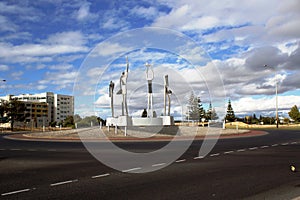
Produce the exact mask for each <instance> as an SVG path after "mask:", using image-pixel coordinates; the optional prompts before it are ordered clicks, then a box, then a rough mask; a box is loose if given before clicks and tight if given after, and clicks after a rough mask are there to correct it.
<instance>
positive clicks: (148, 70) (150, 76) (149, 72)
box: [145, 63, 154, 118]
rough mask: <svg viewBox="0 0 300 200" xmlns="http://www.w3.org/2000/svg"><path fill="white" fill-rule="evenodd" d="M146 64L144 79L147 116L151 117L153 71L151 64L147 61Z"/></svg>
mask: <svg viewBox="0 0 300 200" xmlns="http://www.w3.org/2000/svg"><path fill="white" fill-rule="evenodd" d="M145 66H146V79H147V81H148V105H147V115H148V116H147V117H151V118H152V117H153V94H152V80H153V78H154V71H153V69H152V65H150V64H149V63H146V64H145Z"/></svg>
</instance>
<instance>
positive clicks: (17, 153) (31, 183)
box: [0, 130, 300, 199]
mask: <svg viewBox="0 0 300 200" xmlns="http://www.w3.org/2000/svg"><path fill="white" fill-rule="evenodd" d="M269 133H270V134H267V135H263V136H259V137H249V138H235V139H221V140H219V141H218V143H217V145H216V146H215V147H214V148H213V150H212V151H211V152H210V153H209V154H208V155H207V156H206V157H203V158H202V157H198V156H199V155H198V151H199V148H200V146H201V144H202V141H201V140H199V141H194V142H193V143H192V145H191V146H190V148H189V149H188V150H187V151H186V152H185V153H184V154H183V155H182V156H181V157H180V158H179V159H177V161H174V163H172V164H171V165H169V166H166V167H165V168H163V169H160V170H157V171H153V172H149V173H136V172H138V171H139V170H142V169H141V167H140V166H136V167H134V166H133V167H132V168H130V169H124V170H123V172H122V171H117V170H114V169H112V168H110V167H107V166H105V165H104V164H102V163H101V162H99V161H98V160H96V159H95V158H94V157H93V156H91V155H90V154H89V152H88V151H87V150H86V149H85V148H84V146H83V145H82V144H81V143H78V142H77V143H75V142H37V141H15V140H8V139H4V138H3V137H1V138H0V195H1V196H0V199H243V198H247V199H293V198H295V197H298V196H300V131H287V130H272V131H269ZM166 144H167V142H137V143H135V142H120V143H117V145H118V146H119V147H121V148H123V149H126V150H128V151H132V152H150V151H153V150H157V149H159V148H161V147H163V146H164V145H166ZM178 145H180V142H178ZM107 151H109V149H108V150H107ZM120 162H126V159H124V160H121V161H120ZM163 165H166V163H164V162H163V161H162V162H159V163H153V164H152V165H151V166H149V167H152V168H159V167H162V166H163ZM291 165H294V166H295V167H296V169H297V167H299V172H297V171H296V172H292V171H291V170H290V166H291ZM127 172H135V173H127Z"/></svg>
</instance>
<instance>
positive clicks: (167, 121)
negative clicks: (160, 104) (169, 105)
mask: <svg viewBox="0 0 300 200" xmlns="http://www.w3.org/2000/svg"><path fill="white" fill-rule="evenodd" d="M159 118H161V119H162V120H163V125H164V126H171V125H174V117H173V116H160V117H159Z"/></svg>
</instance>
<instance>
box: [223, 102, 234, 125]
mask: <svg viewBox="0 0 300 200" xmlns="http://www.w3.org/2000/svg"><path fill="white" fill-rule="evenodd" d="M225 120H226V121H228V122H233V121H234V120H235V115H234V111H233V108H232V106H231V101H230V99H229V100H228V106H227V113H226V117H225Z"/></svg>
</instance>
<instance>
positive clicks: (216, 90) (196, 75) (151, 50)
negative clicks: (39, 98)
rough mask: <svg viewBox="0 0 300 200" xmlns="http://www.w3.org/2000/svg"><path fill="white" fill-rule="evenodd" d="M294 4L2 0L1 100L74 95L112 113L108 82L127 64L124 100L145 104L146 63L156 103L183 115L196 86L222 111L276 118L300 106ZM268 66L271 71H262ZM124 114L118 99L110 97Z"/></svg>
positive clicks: (132, 107) (84, 106) (298, 15)
mask: <svg viewBox="0 0 300 200" xmlns="http://www.w3.org/2000/svg"><path fill="white" fill-rule="evenodd" d="M299 27H300V2H299V1H298V0H287V1H279V0H272V1H269V0H266V1H260V0H252V1H234V0H226V1H216V0H209V1H208V0H199V1H194V0H178V1H175V0H155V1H143V0H141V1H136V0H131V1H114V0H107V1H106V0H100V1H76V0H75V1H71V0H66V1H64V0H52V1H47V0H37V1H29V0H28V1H26V0H24V1H12V0H7V1H5V0H4V1H1V2H0V35H1V37H0V80H6V81H5V82H4V81H1V83H0V96H3V95H6V94H16V95H17V94H25V93H32V94H33V93H42V92H46V91H51V92H55V93H59V94H69V95H74V96H75V100H76V102H75V113H78V114H80V115H82V116H87V115H91V114H96V115H99V116H101V117H103V118H105V117H107V116H109V115H110V109H109V106H110V98H109V97H108V84H109V81H111V80H112V81H113V82H114V83H115V93H116V92H117V90H118V89H119V77H120V75H121V73H122V71H124V70H125V68H126V56H127V57H128V61H129V75H128V82H127V83H128V84H127V88H128V104H129V112H130V114H131V115H133V116H138V115H140V114H141V112H142V110H143V108H146V107H147V80H146V67H145V63H146V62H148V63H150V64H151V66H152V69H153V71H154V79H153V87H154V93H153V98H154V108H155V110H156V111H157V113H158V115H160V114H161V113H162V111H163V82H164V80H163V77H164V75H168V76H169V81H170V84H169V86H170V89H171V90H172V91H173V94H172V95H171V102H172V106H171V113H172V114H173V115H175V116H177V117H179V116H180V115H181V114H182V113H185V112H186V103H187V99H188V97H189V95H190V93H191V92H194V93H195V94H196V95H197V96H199V97H200V99H201V100H202V104H203V105H204V106H205V107H207V106H208V104H209V102H212V104H213V107H215V108H216V110H217V111H218V112H220V115H222V113H223V111H224V109H226V106H227V105H226V104H227V101H228V99H230V100H231V102H232V107H233V110H234V111H235V113H236V114H238V115H248V114H253V113H256V115H258V114H262V115H274V111H275V86H276V83H277V84H278V105H279V112H280V114H282V115H286V113H287V112H288V111H289V110H290V109H291V107H292V106H293V105H297V106H300V90H299V76H300V68H299V64H300V48H299V41H300V28H299ZM264 65H267V66H268V67H267V68H264ZM114 101H115V108H116V113H117V114H120V105H121V96H120V95H114Z"/></svg>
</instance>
